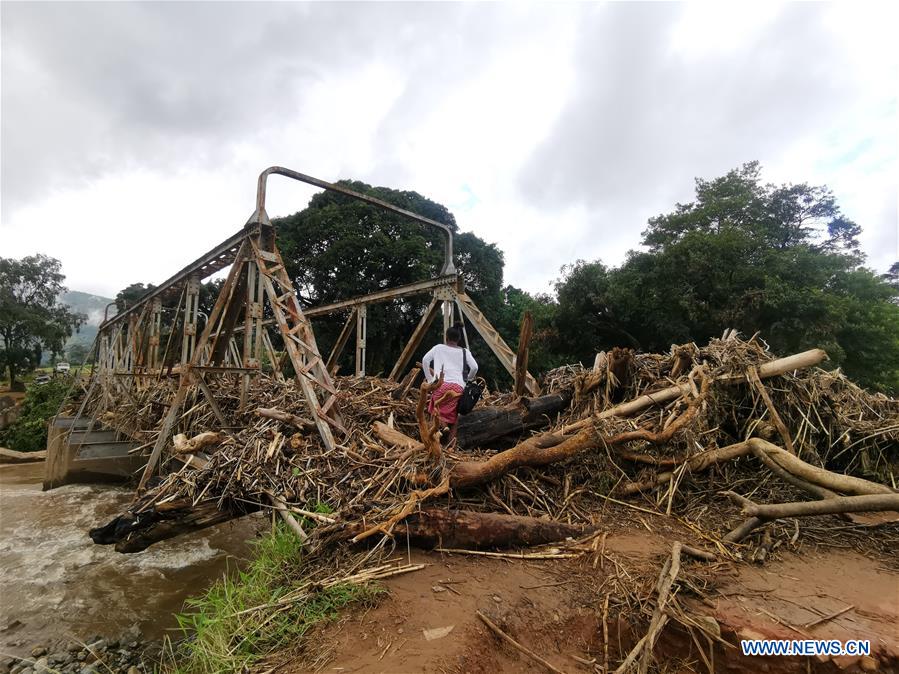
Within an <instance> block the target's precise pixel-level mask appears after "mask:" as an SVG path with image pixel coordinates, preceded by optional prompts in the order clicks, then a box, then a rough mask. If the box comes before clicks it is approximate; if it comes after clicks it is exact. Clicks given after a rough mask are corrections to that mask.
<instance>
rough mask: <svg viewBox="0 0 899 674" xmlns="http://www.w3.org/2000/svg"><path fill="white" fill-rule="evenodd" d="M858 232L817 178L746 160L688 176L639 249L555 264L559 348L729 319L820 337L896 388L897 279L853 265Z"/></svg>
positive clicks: (771, 333) (747, 327)
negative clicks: (681, 193)
mask: <svg viewBox="0 0 899 674" xmlns="http://www.w3.org/2000/svg"><path fill="white" fill-rule="evenodd" d="M860 231H861V228H860V227H859V226H858V225H857V224H855V223H854V222H852V221H851V220H849V219H847V218H846V217H845V216H844V215H843V214H842V213H841V212H840V209H839V207H838V206H837V204H836V200H835V199H834V196H833V194H832V193H831V192H830V191H829V190H828V189H827V188H825V187H816V186H810V185H807V184H799V185H791V184H788V185H772V184H763V183H762V181H761V177H760V167H759V165H758V163H757V162H752V163H749V164H745V165H744V166H742V167H741V168H739V169H735V170H733V171H730V172H729V173H728V174H727V175H725V176H723V177H720V178H717V179H714V180H702V179H697V181H696V200H695V201H693V202H691V203H687V204H678V205H677V206H676V207H675V210H674V211H673V212H672V213H668V214H663V215H659V216H658V217H655V218H652V219H650V221H649V226H648V227H647V229H646V230H645V231H644V232H643V241H642V242H643V244H644V246H646V248H647V250H645V251H641V252H636V251H631V253H629V255H628V258H627V260H626V261H625V263H624V264H623V265H621V266H620V267H618V268H615V269H607V268H606V267H604V266H603V265H602V264H601V263H599V262H592V263H586V262H583V261H581V262H578V263H577V264H575V265H573V266H571V267H568V268H566V269H563V276H562V278H561V279H560V281H559V282H558V284H557V288H556V289H557V294H558V302H559V304H558V308H557V316H556V327H557V331H558V334H559V335H563V336H565V335H568V336H569V337H568V338H567V339H563V342H565V346H566V347H567V353H566V354H565V355H568V356H576V357H578V358H579V359H587V358H591V357H592V354H593V353H594V352H595V351H596V350H598V349H600V348H607V347H609V346H614V345H620V346H634V347H638V348H642V349H644V350H653V351H658V350H666V349H667V348H668V347H669V346H670V345H671V344H672V343H678V342H686V341H691V340H692V341H705V340H707V339H709V338H710V337H714V336H716V335H720V334H721V333H722V332H723V331H724V330H725V329H726V328H736V329H738V330H739V331H741V332H742V333H744V334H747V335H752V334H754V333H756V332H760V333H761V336H762V338H763V339H765V340H766V341H767V342H768V343H769V344H770V345H771V347H772V348H773V350H774V351H775V352H778V353H792V352H796V351H800V350H804V349H807V348H811V347H821V348H824V349H826V350H827V352H828V354H829V355H830V358H831V362H832V364H834V365H839V366H841V367H843V369H844V370H845V372H846V373H847V374H848V375H849V376H851V377H853V378H855V379H856V380H858V381H859V382H861V383H863V384H866V385H868V386H872V387H874V388H879V389H882V390H891V391H897V390H899V306H897V298H899V285H897V284H896V283H895V281H891V280H890V275H889V274H887V275H885V276H883V277H880V276H877V275H876V274H875V273H874V272H872V271H870V270H869V269H866V268H865V267H864V266H862V263H863V262H864V256H863V254H862V253H861V251H860V250H859V247H858V235H859V233H860ZM893 269H894V270H895V269H896V265H894V267H893ZM578 326H580V329H578Z"/></svg>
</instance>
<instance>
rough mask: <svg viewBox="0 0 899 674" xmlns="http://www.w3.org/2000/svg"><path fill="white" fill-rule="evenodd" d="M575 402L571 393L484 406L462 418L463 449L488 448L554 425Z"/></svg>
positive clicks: (459, 439)
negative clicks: (511, 437) (498, 405)
mask: <svg viewBox="0 0 899 674" xmlns="http://www.w3.org/2000/svg"><path fill="white" fill-rule="evenodd" d="M570 403H571V391H566V392H564V393H553V394H550V395H545V396H540V397H538V398H523V399H522V400H521V403H520V404H517V405H510V406H508V407H480V408H476V409H475V410H473V411H472V412H471V413H469V414H466V415H464V416H462V417H459V425H458V427H457V431H456V439H457V440H456V441H457V442H458V444H459V447H462V448H464V449H472V448H476V447H487V446H489V445H490V444H492V443H494V442H496V441H497V440H500V439H502V438H504V437H506V436H513V435H521V434H522V433H525V432H527V431H530V430H534V429H536V428H541V427H543V426H546V425H548V424H550V423H552V417H553V416H554V415H556V414H558V413H559V412H561V411H562V410H564V409H566V408H567V407H568V405H569V404H570Z"/></svg>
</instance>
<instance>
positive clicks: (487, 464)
mask: <svg viewBox="0 0 899 674" xmlns="http://www.w3.org/2000/svg"><path fill="white" fill-rule="evenodd" d="M547 440H550V441H552V442H554V443H555V444H552V445H550V446H547ZM601 442H602V438H601V437H600V436H599V434H598V433H597V432H596V430H595V429H593V428H592V427H590V428H585V429H584V430H582V431H581V432H580V433H578V434H576V435H572V436H567V437H566V436H562V435H555V434H551V433H546V434H543V435H535V436H534V437H532V438H528V439H527V440H525V441H524V442H521V443H519V444H517V445H515V447H513V448H512V449H507V450H506V451H504V452H500V453H499V454H496V455H494V456H492V457H490V458H489V459H487V460H486V461H465V462H463V463H457V464H456V465H455V466H453V469H452V473H451V474H450V486H451V487H452V488H453V489H464V488H466V487H474V486H476V485H479V484H483V483H484V482H490V481H491V480H495V479H496V478H498V477H499V476H500V475H504V474H505V473H507V472H509V471H510V470H512V469H513V468H518V467H519V466H545V465H547V464H550V463H556V462H557V461H564V460H565V459H568V458H571V457H572V456H575V455H576V454H579V453H580V452H582V451H584V450H585V449H589V448H590V447H596V446H597V445H598V444H600V443H601Z"/></svg>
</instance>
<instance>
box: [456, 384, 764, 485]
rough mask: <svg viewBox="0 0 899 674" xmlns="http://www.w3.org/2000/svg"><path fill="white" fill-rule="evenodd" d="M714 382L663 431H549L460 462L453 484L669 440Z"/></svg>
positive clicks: (681, 426)
mask: <svg viewBox="0 0 899 674" xmlns="http://www.w3.org/2000/svg"><path fill="white" fill-rule="evenodd" d="M710 384H711V379H710V378H708V377H707V378H705V379H703V383H702V390H701V391H700V394H699V395H698V396H697V397H696V398H694V399H693V400H691V401H690V403H689V404H688V406H687V409H686V410H685V411H684V412H683V413H682V414H681V415H680V416H679V417H678V418H677V419H676V420H675V421H673V422H671V423H670V424H669V425H668V428H667V429H665V430H664V431H661V432H659V433H652V432H650V431H648V430H646V429H638V430H635V431H627V432H625V433H619V434H617V435H613V436H606V435H602V434H600V433H599V432H597V431H596V429H594V428H592V427H588V428H585V429H584V430H582V431H580V432H579V433H577V434H575V435H572V436H568V437H565V436H561V435H558V434H555V433H545V434H543V435H537V436H534V437H532V438H528V439H527V440H525V441H524V442H521V443H519V444H517V445H516V446H515V447H512V448H511V449H507V450H506V451H504V452H500V453H499V454H496V455H495V456H493V457H491V458H489V459H488V460H487V461H466V462H463V463H458V464H456V465H455V466H454V467H453V470H452V473H451V476H450V485H451V486H452V487H453V488H465V487H472V486H474V485H478V484H483V483H485V482H490V481H491V480H495V479H496V478H498V477H499V476H500V475H503V474H505V473H507V472H508V471H510V470H512V469H513V468H519V467H521V466H531V467H533V466H546V465H548V464H551V463H556V462H558V461H564V460H566V459H570V458H571V457H573V456H576V455H577V454H579V453H580V452H582V451H584V450H586V449H590V448H592V447H597V446H599V445H602V444H606V445H617V444H622V443H625V442H632V441H634V440H645V441H647V442H652V443H657V444H661V443H665V442H668V441H669V440H670V439H671V437H672V436H673V435H674V434H675V433H676V432H677V431H678V430H680V429H681V428H683V427H684V426H685V425H687V424H688V423H689V422H690V421H691V420H692V419H693V418H694V417H695V415H696V413H697V411H698V410H699V407H700V403H701V402H702V400H703V399H704V398H705V396H706V395H707V394H708V391H709V386H710ZM746 451H748V449H747V450H746Z"/></svg>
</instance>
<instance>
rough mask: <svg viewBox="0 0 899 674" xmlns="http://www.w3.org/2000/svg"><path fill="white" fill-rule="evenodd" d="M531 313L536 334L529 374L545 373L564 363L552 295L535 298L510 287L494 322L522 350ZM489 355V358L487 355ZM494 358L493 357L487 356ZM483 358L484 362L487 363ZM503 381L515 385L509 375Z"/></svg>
mask: <svg viewBox="0 0 899 674" xmlns="http://www.w3.org/2000/svg"><path fill="white" fill-rule="evenodd" d="M527 311H530V312H531V316H532V317H533V319H534V331H533V335H532V336H531V346H530V353H529V355H528V370H530V371H531V372H532V373H541V372H545V371H546V370H549V369H552V368H554V367H556V366H557V365H560V364H561V363H562V362H564V359H563V358H562V357H561V356H560V355H559V353H558V342H559V340H558V333H557V331H556V329H555V318H556V313H557V304H556V302H555V300H553V298H552V297H550V296H549V295H531V294H530V293H528V292H526V291H524V290H521V289H519V288H516V287H514V286H506V287H505V288H503V291H502V304H501V305H500V307H499V310H498V311H497V312H496V314H495V317H494V318H493V319H492V322H493V326H494V327H495V328H496V329H497V330H498V331H499V333H500V335H502V337H503V339H504V340H505V341H506V343H507V344H508V345H509V346H510V347H512V349H516V350H517V348H518V339H519V337H520V334H521V321H522V318H523V317H524V314H525V312H527ZM485 355H486V354H485ZM487 358H492V356H487ZM487 358H482V359H481V360H486V359H487ZM502 376H503V381H504V382H506V383H511V381H512V380H511V377H509V376H508V375H507V374H506V373H505V371H503V373H502Z"/></svg>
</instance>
